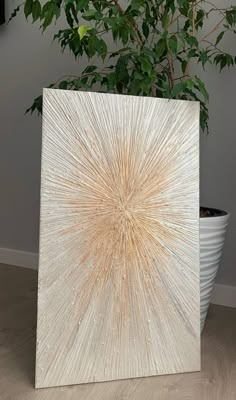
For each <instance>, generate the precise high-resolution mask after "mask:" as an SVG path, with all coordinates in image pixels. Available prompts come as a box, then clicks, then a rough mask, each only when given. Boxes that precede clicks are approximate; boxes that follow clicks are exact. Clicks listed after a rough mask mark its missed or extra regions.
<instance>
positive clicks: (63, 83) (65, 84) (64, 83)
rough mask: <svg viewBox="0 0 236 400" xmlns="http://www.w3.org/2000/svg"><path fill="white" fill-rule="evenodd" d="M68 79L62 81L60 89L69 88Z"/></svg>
mask: <svg viewBox="0 0 236 400" xmlns="http://www.w3.org/2000/svg"><path fill="white" fill-rule="evenodd" d="M67 85H68V81H61V82H60V83H59V85H58V87H59V89H67Z"/></svg>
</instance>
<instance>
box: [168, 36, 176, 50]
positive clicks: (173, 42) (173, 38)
mask: <svg viewBox="0 0 236 400" xmlns="http://www.w3.org/2000/svg"><path fill="white" fill-rule="evenodd" d="M168 44H169V48H170V50H171V52H172V53H173V54H176V52H177V38H176V36H175V35H173V36H171V37H170V39H169V40H168Z"/></svg>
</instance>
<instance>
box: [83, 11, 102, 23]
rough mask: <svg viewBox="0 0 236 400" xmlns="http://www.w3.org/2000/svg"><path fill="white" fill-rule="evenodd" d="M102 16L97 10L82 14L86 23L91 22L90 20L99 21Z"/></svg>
mask: <svg viewBox="0 0 236 400" xmlns="http://www.w3.org/2000/svg"><path fill="white" fill-rule="evenodd" d="M102 17H103V15H102V14H101V13H100V12H98V11H97V10H92V9H90V10H87V11H85V12H84V13H83V18H84V19H86V20H87V21H91V20H93V19H94V20H100V19H102Z"/></svg>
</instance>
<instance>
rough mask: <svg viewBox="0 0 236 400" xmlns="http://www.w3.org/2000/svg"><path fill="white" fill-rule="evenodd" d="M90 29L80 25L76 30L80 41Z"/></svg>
mask: <svg viewBox="0 0 236 400" xmlns="http://www.w3.org/2000/svg"><path fill="white" fill-rule="evenodd" d="M91 29H92V27H91V26H88V25H80V27H79V28H78V34H79V37H80V40H82V39H83V37H84V36H85V35H86V34H87V32H88V31H90V30H91Z"/></svg>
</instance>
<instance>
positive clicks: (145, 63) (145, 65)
mask: <svg viewBox="0 0 236 400" xmlns="http://www.w3.org/2000/svg"><path fill="white" fill-rule="evenodd" d="M140 62H141V68H142V70H143V72H146V73H147V74H148V75H149V74H150V73H151V70H152V64H151V63H150V61H149V59H148V58H146V57H141V60H140Z"/></svg>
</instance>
